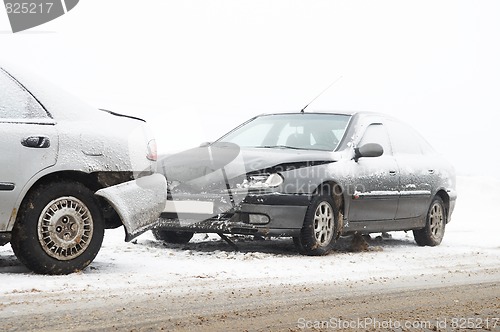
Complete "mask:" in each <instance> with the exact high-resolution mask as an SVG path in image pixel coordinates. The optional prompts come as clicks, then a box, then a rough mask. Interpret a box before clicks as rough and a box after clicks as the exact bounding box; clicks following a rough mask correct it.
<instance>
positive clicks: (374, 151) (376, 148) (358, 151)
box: [354, 143, 384, 162]
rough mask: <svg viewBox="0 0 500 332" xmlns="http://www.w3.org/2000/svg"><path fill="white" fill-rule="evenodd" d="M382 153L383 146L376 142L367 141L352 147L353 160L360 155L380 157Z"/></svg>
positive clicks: (356, 159)
mask: <svg viewBox="0 0 500 332" xmlns="http://www.w3.org/2000/svg"><path fill="white" fill-rule="evenodd" d="M383 154H384V148H383V147H382V145H380V144H378V143H367V144H364V145H361V146H360V147H358V148H355V149H354V161H356V162H357V161H358V159H359V158H361V157H380V156H381V155H383Z"/></svg>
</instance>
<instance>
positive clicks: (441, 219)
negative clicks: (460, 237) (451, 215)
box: [413, 196, 446, 247]
mask: <svg viewBox="0 0 500 332" xmlns="http://www.w3.org/2000/svg"><path fill="white" fill-rule="evenodd" d="M445 227H446V209H445V207H444V202H443V200H442V199H441V197H439V196H436V197H434V199H433V200H432V202H431V206H430V207H429V212H427V222H426V225H425V227H424V228H422V229H416V230H414V231H413V237H414V238H415V242H417V244H418V245H419V246H432V247H434V246H437V245H439V244H440V243H441V241H442V240H443V237H444V230H445Z"/></svg>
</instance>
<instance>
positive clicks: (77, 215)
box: [11, 181, 104, 274]
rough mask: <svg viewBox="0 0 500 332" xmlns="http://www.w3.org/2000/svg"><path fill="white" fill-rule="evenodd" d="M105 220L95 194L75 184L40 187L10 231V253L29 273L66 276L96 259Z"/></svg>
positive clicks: (24, 205)
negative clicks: (12, 252) (31, 271)
mask: <svg viewBox="0 0 500 332" xmlns="http://www.w3.org/2000/svg"><path fill="white" fill-rule="evenodd" d="M103 237H104V220H103V217H102V214H101V211H100V209H99V205H98V203H97V202H96V199H95V198H94V194H93V192H92V191H91V190H89V189H88V188H87V187H85V186H84V185H82V184H81V183H78V182H69V181H61V182H55V183H49V184H44V185H40V186H38V187H36V188H34V189H33V190H32V191H31V192H29V193H28V195H27V196H26V197H25V199H24V201H23V203H22V205H21V208H20V210H19V214H18V217H17V220H16V223H15V225H14V228H13V230H12V241H11V245H12V249H13V250H14V253H15V254H16V256H17V257H18V259H19V260H20V261H21V262H22V263H23V264H24V265H26V266H27V267H28V268H29V269H31V270H33V271H34V272H36V273H43V274H68V273H72V272H76V271H79V270H82V269H84V268H85V267H86V266H87V265H89V264H90V263H91V262H92V261H93V260H94V258H95V257H96V255H97V253H98V252H99V249H100V248H101V244H102V240H103Z"/></svg>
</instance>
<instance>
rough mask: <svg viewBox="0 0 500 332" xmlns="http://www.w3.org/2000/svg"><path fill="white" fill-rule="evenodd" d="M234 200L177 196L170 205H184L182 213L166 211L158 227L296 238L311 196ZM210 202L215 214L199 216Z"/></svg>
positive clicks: (255, 196) (259, 196)
mask: <svg viewBox="0 0 500 332" xmlns="http://www.w3.org/2000/svg"><path fill="white" fill-rule="evenodd" d="M223 196H224V195H222V197H223ZM232 198H233V199H232V202H231V199H221V195H201V194H200V195H186V196H183V195H176V196H175V200H171V201H169V202H173V203H181V204H178V206H179V207H180V210H179V211H176V212H174V211H173V210H171V208H169V209H168V211H164V212H163V213H162V214H161V216H160V220H159V223H158V225H157V226H156V227H155V228H159V229H164V230H171V231H188V232H202V233H225V234H247V235H263V236H266V235H269V236H297V235H298V234H299V232H300V229H301V228H302V225H303V222H304V217H305V214H306V211H307V207H308V205H309V200H310V197H309V196H308V195H294V194H280V193H249V194H247V195H246V196H245V197H239V196H233V197H232ZM187 202H189V203H191V205H192V211H189V210H188V209H186V206H188V204H187ZM208 202H212V203H213V212H214V213H211V214H210V213H196V212H207V211H202V210H204V209H206V207H207V203H208ZM234 202H239V203H234ZM203 205H204V206H203ZM167 206H169V204H167ZM170 206H172V205H170ZM190 212H191V213H190ZM193 212H194V213H193ZM215 212H217V213H215Z"/></svg>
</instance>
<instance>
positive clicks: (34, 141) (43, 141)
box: [21, 136, 50, 149]
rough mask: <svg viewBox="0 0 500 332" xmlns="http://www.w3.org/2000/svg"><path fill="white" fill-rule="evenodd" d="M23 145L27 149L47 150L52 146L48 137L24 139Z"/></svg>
mask: <svg viewBox="0 0 500 332" xmlns="http://www.w3.org/2000/svg"><path fill="white" fill-rule="evenodd" d="M21 144H22V145H24V146H25V147H27V148H38V149H46V148H48V147H49V146H50V139H49V138H48V137H47V136H29V137H26V138H23V140H22V141H21Z"/></svg>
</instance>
